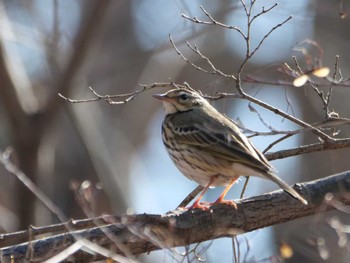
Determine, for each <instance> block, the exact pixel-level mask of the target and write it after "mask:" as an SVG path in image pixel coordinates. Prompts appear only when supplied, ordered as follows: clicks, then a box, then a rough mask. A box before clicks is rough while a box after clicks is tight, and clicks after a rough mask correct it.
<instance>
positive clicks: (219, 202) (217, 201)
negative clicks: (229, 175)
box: [212, 177, 239, 209]
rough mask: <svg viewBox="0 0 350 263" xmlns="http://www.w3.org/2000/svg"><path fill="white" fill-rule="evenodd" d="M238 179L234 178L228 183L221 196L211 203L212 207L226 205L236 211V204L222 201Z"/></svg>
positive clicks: (230, 201)
mask: <svg viewBox="0 0 350 263" xmlns="http://www.w3.org/2000/svg"><path fill="white" fill-rule="evenodd" d="M238 178H239V177H234V178H233V179H231V181H230V183H229V184H228V185H227V186H226V188H225V190H224V191H223V192H222V194H221V195H220V196H219V198H218V199H217V200H216V201H215V202H214V203H212V205H214V204H228V205H232V206H234V208H235V209H237V204H236V203H235V202H234V201H232V200H224V198H225V196H226V194H227V192H228V191H229V190H230V189H231V187H232V185H233V184H234V183H235V182H236V181H237V180H238Z"/></svg>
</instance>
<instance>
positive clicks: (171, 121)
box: [153, 87, 307, 210]
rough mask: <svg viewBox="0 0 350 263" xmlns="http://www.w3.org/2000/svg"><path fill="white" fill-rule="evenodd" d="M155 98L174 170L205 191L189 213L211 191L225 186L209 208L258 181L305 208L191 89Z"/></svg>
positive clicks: (234, 129)
mask: <svg viewBox="0 0 350 263" xmlns="http://www.w3.org/2000/svg"><path fill="white" fill-rule="evenodd" d="M153 97H154V98H156V99H158V100H160V101H162V102H163V106H164V109H165V118H164V120H163V123H162V139H163V143H164V145H165V148H166V150H167V151H168V153H169V155H170V158H171V159H172V161H173V162H174V164H175V166H176V167H177V168H178V169H179V170H180V171H181V172H182V173H183V174H184V175H185V176H186V177H187V178H189V179H190V180H193V181H195V182H196V183H198V184H200V185H202V186H203V187H204V189H203V191H202V192H201V193H200V195H199V197H198V198H197V199H196V200H195V201H194V203H193V204H192V205H191V206H190V207H188V208H187V209H196V208H199V209H203V210H207V209H208V204H205V203H204V202H203V203H201V199H202V197H203V196H204V194H205V193H206V192H207V190H208V189H209V188H211V187H216V186H226V187H225V189H224V190H223V192H222V194H221V195H220V196H219V198H218V199H217V200H216V201H215V202H213V203H209V205H214V204H220V203H224V204H228V205H232V206H234V207H235V208H236V209H237V204H236V203H235V202H234V201H233V200H225V199H224V198H225V196H226V194H227V192H228V191H229V190H230V188H231V187H232V186H233V184H234V183H235V182H236V181H237V180H238V179H239V177H240V176H246V177H247V176H258V177H261V178H265V179H268V180H271V181H273V182H274V183H276V184H277V185H278V186H279V187H281V188H282V189H283V190H285V191H286V192H287V193H289V194H290V195H291V196H293V197H294V198H295V199H297V200H299V201H300V202H302V203H303V204H305V205H307V201H306V200H305V198H303V197H302V196H301V195H300V194H299V193H298V192H297V191H295V190H294V189H293V188H292V187H290V186H289V185H288V184H287V183H285V182H284V181H283V180H282V179H281V178H279V177H278V176H277V175H276V174H275V172H274V169H273V168H272V166H271V164H270V163H269V162H268V160H267V159H266V158H265V156H264V155H263V154H262V153H261V152H260V151H259V150H258V149H256V148H255V147H254V145H253V144H252V143H251V142H250V140H249V139H248V138H247V137H246V136H245V135H244V134H243V133H242V132H241V130H240V129H239V127H238V126H237V124H236V123H235V122H234V121H233V120H231V119H229V118H228V117H227V116H226V115H224V114H222V113H220V112H219V111H217V110H216V109H215V108H214V107H213V106H212V105H211V104H210V103H209V101H208V100H207V99H205V98H204V97H203V96H202V95H201V94H200V93H199V92H197V91H195V90H194V89H192V88H190V87H189V88H180V87H178V88H175V89H171V90H169V91H168V92H166V93H164V94H155V95H153Z"/></svg>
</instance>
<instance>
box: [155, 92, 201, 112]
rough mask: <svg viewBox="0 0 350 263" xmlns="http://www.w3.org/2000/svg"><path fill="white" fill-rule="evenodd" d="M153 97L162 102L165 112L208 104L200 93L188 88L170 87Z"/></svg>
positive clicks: (186, 109) (179, 110) (185, 109)
mask: <svg viewBox="0 0 350 263" xmlns="http://www.w3.org/2000/svg"><path fill="white" fill-rule="evenodd" d="M153 97H154V98H156V99H159V100H161V101H162V102H163V104H164V108H165V112H166V114H172V113H175V112H181V111H188V110H192V109H195V108H200V107H203V106H204V105H206V104H208V102H207V100H206V99H204V98H203V97H202V96H201V95H199V94H198V93H197V92H195V91H190V90H188V89H172V90H169V91H168V92H166V93H164V94H155V95H153Z"/></svg>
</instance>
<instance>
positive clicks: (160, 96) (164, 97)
mask: <svg viewBox="0 0 350 263" xmlns="http://www.w3.org/2000/svg"><path fill="white" fill-rule="evenodd" d="M153 98H156V99H157V100H161V101H164V102H169V101H171V98H169V97H168V96H167V95H166V94H154V95H153Z"/></svg>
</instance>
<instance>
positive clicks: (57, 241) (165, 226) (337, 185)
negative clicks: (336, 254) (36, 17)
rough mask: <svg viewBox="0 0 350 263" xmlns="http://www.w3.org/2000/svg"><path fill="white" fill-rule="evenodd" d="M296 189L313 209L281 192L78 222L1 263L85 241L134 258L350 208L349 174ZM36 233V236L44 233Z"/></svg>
mask: <svg viewBox="0 0 350 263" xmlns="http://www.w3.org/2000/svg"><path fill="white" fill-rule="evenodd" d="M295 188H296V189H297V190H298V191H299V192H300V193H301V194H302V195H303V196H304V197H305V198H306V199H307V200H308V201H309V205H307V206H305V205H303V204H302V203H300V202H299V201H297V200H295V199H293V198H292V197H291V196H290V195H289V194H287V193H285V192H283V191H282V190H280V191H275V192H272V193H267V194H264V195H260V196H255V197H251V198H246V199H243V200H240V201H237V204H238V209H237V210H236V209H234V208H233V207H232V206H229V205H216V206H213V207H211V208H210V209H209V210H208V211H202V210H198V209H197V210H191V211H179V210H177V211H172V212H168V213H167V214H165V215H149V214H139V215H129V216H122V217H117V216H108V217H104V219H103V220H102V218H98V219H95V220H94V222H98V224H101V223H102V222H105V225H103V226H101V225H100V226H98V227H90V228H86V226H87V225H88V224H87V223H86V220H85V221H83V223H82V224H81V226H80V227H82V228H85V229H83V230H74V231H72V229H73V227H75V226H76V228H75V229H77V228H79V222H76V223H74V224H73V223H69V224H68V223H67V224H66V225H65V227H67V226H69V227H68V228H70V231H69V232H66V233H61V234H56V235H54V236H51V237H48V238H41V239H38V240H34V241H31V242H26V243H23V244H20V245H14V246H11V247H7V248H3V249H1V250H0V256H1V258H0V259H1V262H11V256H12V258H13V259H14V260H15V262H23V261H25V260H28V259H30V260H34V261H35V260H40V261H42V260H44V259H47V258H50V257H52V256H53V255H55V254H57V253H59V252H61V251H63V250H64V249H66V248H67V247H68V246H70V245H72V244H73V243H75V242H76V241H77V240H79V239H84V238H86V239H88V240H91V241H93V242H94V243H95V244H98V245H99V246H102V247H104V248H107V249H108V250H109V251H110V253H111V255H110V256H112V255H113V253H117V254H120V255H125V256H127V257H129V258H132V257H135V256H137V255H139V254H142V253H147V252H150V251H153V250H157V249H162V248H171V247H177V246H185V245H189V244H193V243H198V242H202V241H206V240H210V239H215V238H220V237H230V236H234V235H237V234H242V233H246V232H249V231H253V230H256V229H259V228H263V227H267V226H272V225H276V224H281V223H285V222H288V221H291V220H294V219H297V218H301V217H306V216H310V215H314V214H318V213H322V212H325V211H328V210H333V209H337V208H339V205H340V204H341V205H349V204H350V195H349V193H350V171H348V172H344V173H341V174H337V175H333V176H329V177H327V178H323V179H320V180H316V181H312V182H308V183H303V184H298V185H296V186H295ZM91 222H92V221H91ZM61 226H62V227H63V226H64V225H61ZM50 227H52V226H50ZM58 229H59V228H58ZM62 230H63V229H62ZM35 231H36V230H35V229H34V230H33V231H32V234H33V233H34V234H38V233H40V231H38V232H35ZM12 235H15V234H12ZM22 235H23V233H22ZM10 237H11V234H7V235H3V236H0V240H2V241H3V242H4V241H6V239H7V238H10ZM29 247H30V250H28V248H29ZM28 252H29V253H28ZM72 257H73V258H74V260H73V261H75V262H87V261H91V260H95V259H98V258H101V256H99V255H98V254H95V255H92V254H90V253H88V252H86V251H84V250H79V251H78V252H76V253H75V254H74V255H72ZM72 257H71V258H70V260H72Z"/></svg>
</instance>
